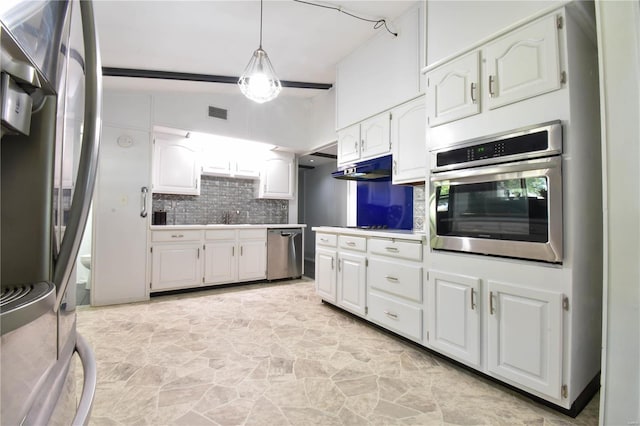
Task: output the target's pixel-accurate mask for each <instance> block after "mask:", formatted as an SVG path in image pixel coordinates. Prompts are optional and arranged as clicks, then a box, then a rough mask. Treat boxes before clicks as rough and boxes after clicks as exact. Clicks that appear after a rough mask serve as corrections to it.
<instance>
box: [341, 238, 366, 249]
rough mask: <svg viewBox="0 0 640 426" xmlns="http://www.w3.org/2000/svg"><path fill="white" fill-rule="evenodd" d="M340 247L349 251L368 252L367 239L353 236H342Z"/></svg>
mask: <svg viewBox="0 0 640 426" xmlns="http://www.w3.org/2000/svg"><path fill="white" fill-rule="evenodd" d="M338 247H340V248H344V249H348V250H355V251H366V250H367V239H366V238H364V237H353V236H351V235H340V236H339V237H338Z"/></svg>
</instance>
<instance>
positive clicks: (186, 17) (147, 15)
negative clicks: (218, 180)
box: [95, 0, 415, 96]
mask: <svg viewBox="0 0 640 426" xmlns="http://www.w3.org/2000/svg"><path fill="white" fill-rule="evenodd" d="M314 3H317V4H322V5H325V6H335V7H338V8H342V10H344V11H347V12H349V13H353V14H356V15H360V16H363V17H365V18H369V19H379V18H385V19H386V20H387V21H393V19H395V18H397V17H398V16H399V15H401V14H402V13H403V12H404V11H406V10H407V9H408V8H409V7H410V6H411V5H412V4H414V3H415V1H403V0H390V1H381V0H378V1H361V0H339V1H337V2H316V1H314ZM95 11H96V18H97V24H98V31H99V36H100V47H101V55H102V64H103V66H104V67H112V68H131V69H142V70H153V71H169V72H179V73H195V74H207V75H222V76H236V77H238V76H240V74H241V73H242V71H243V70H244V68H245V66H246V65H247V63H248V61H249V58H250V56H251V54H252V53H253V51H254V50H255V49H256V48H257V47H258V44H259V37H260V2H259V1H257V0H232V1H229V0H226V1H222V0H221V1H217V0H214V1H98V2H96V3H95ZM391 28H392V29H393V27H392V26H391ZM380 31H383V32H384V31H385V29H384V28H379V29H377V30H376V29H374V24H373V23H371V22H364V21H361V20H357V19H355V18H352V17H350V16H347V15H346V14H344V13H340V12H339V11H337V10H333V9H328V8H321V7H314V6H310V5H308V4H304V3H301V2H297V1H293V0H265V1H264V15H263V43H262V45H263V48H264V49H265V51H266V52H267V53H268V55H269V57H270V58H271V61H272V63H273V65H274V67H275V70H276V72H277V74H278V77H279V78H280V79H281V80H290V81H302V82H312V83H330V84H333V83H335V65H336V64H337V63H338V62H339V61H340V59H342V58H343V57H345V56H346V55H348V54H349V53H350V52H352V51H353V50H354V49H355V48H356V47H357V46H358V45H360V44H361V43H363V42H364V41H366V40H367V39H369V38H370V37H372V36H374V35H375V34H376V32H380ZM381 59H382V60H383V58H381ZM105 86H106V87H110V86H111V87H115V88H122V89H127V90H130V89H147V90H156V89H161V90H181V91H207V92H209V91H211V92H225V91H226V92H230V91H236V90H237V88H236V87H234V85H233V84H212V83H191V82H175V81H167V80H152V79H119V78H111V79H109V78H107V79H105ZM313 92H315V93H317V91H314V90H298V89H285V90H284V91H283V94H287V93H288V94H296V95H298V96H312V95H313V94H314V93H313Z"/></svg>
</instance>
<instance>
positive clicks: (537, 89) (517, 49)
mask: <svg viewBox="0 0 640 426" xmlns="http://www.w3.org/2000/svg"><path fill="white" fill-rule="evenodd" d="M557 19H558V18H557V16H556V15H550V16H547V17H545V18H542V19H541V20H539V21H536V22H534V23H532V24H530V25H527V26H525V27H523V28H522V29H520V30H517V31H513V32H511V33H509V34H507V35H505V36H503V37H501V38H499V39H497V40H496V41H494V42H493V43H490V44H488V45H487V47H486V48H485V56H486V61H487V74H488V75H487V76H486V79H487V80H486V81H485V83H486V84H487V86H486V87H487V89H486V93H487V94H488V96H489V98H488V99H487V103H488V106H489V109H493V108H498V107H501V106H503V105H507V104H510V103H513V102H517V101H520V100H522V99H526V98H530V97H533V96H536V95H540V94H542V93H546V92H550V91H552V90H556V89H559V88H560V87H561V83H560V58H559V48H558V31H559V30H558V28H557Z"/></svg>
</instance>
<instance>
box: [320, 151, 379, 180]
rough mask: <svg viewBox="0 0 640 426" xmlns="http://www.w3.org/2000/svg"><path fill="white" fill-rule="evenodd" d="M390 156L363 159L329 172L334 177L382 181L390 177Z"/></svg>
mask: <svg viewBox="0 0 640 426" xmlns="http://www.w3.org/2000/svg"><path fill="white" fill-rule="evenodd" d="M391 164H392V160H391V156H390V155H387V156H386V157H380V158H374V159H372V160H365V161H362V162H360V163H355V164H349V165H346V166H342V167H340V168H339V169H338V170H336V171H335V172H332V173H331V176H333V177H334V178H336V179H344V180H359V181H383V180H390V179H391V172H392V167H391Z"/></svg>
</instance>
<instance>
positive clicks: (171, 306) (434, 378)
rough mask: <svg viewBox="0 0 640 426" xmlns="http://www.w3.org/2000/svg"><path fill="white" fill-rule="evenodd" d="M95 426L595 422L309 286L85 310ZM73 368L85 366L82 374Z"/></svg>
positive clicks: (594, 404) (591, 409)
mask: <svg viewBox="0 0 640 426" xmlns="http://www.w3.org/2000/svg"><path fill="white" fill-rule="evenodd" d="M78 331H79V332H80V333H81V334H82V335H83V336H84V337H85V338H86V339H87V340H88V341H89V342H90V343H91V345H92V346H93V349H94V351H95V354H96V359H97V362H98V387H97V392H96V398H95V403H94V407H93V412H92V418H91V424H92V425H193V426H198V425H271V426H276V425H369V424H373V425H377V424H380V425H396V424H401V425H446V424H452V425H518V424H519V425H571V424H576V425H596V424H597V423H598V396H596V397H595V398H594V399H593V400H592V401H591V402H590V404H589V405H588V406H587V407H586V408H585V410H583V412H582V413H581V414H580V415H579V416H578V417H577V418H576V419H572V418H570V417H567V416H564V415H562V414H560V413H557V412H555V411H553V410H551V409H549V408H546V407H544V406H542V405H539V404H536V403H534V402H532V401H531V400H529V399H527V398H526V397H524V396H521V395H519V394H517V393H515V392H513V391H510V390H508V389H507V388H505V387H503V386H500V385H498V384H495V383H492V382H489V381H487V380H485V379H484V378H482V377H480V376H478V375H475V374H473V373H470V372H468V371H466V370H464V369H461V368H459V367H457V366H455V365H453V364H452V363H450V362H448V361H446V360H444V359H442V358H440V357H437V356H435V355H432V354H430V353H429V352H427V351H425V350H422V349H420V348H419V347H417V346H415V345H412V344H409V343H406V342H404V341H402V340H400V339H397V338H395V337H393V336H391V335H388V334H386V333H383V332H381V331H380V330H378V329H376V328H374V327H372V326H370V325H368V324H367V323H366V322H364V321H361V320H358V319H355V318H353V317H352V316H350V315H347V314H345V313H343V312H341V311H340V310H337V309H334V308H332V307H330V306H328V305H326V304H323V303H321V301H320V299H319V298H318V297H317V296H316V295H315V293H314V290H313V282H311V281H289V282H282V283H278V284H259V285H249V286H241V287H233V288H225V289H215V290H205V291H201V292H197V293H186V294H181V295H173V296H162V297H156V298H153V299H152V300H151V301H150V302H148V303H137V304H129V305H119V306H112V307H96V308H85V307H83V308H80V309H79V310H78ZM78 370H80V369H78Z"/></svg>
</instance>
